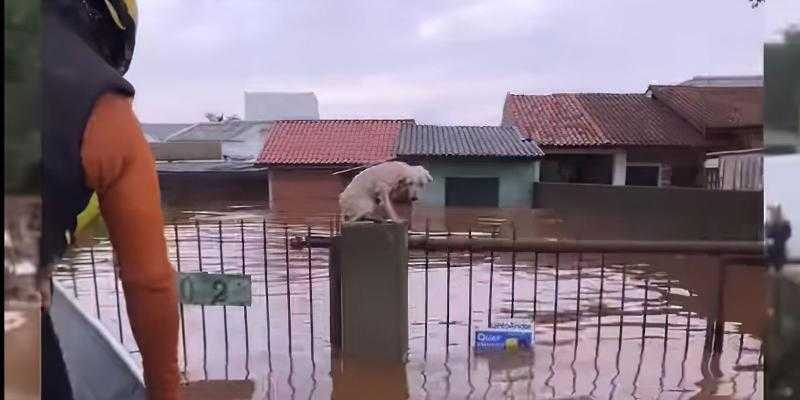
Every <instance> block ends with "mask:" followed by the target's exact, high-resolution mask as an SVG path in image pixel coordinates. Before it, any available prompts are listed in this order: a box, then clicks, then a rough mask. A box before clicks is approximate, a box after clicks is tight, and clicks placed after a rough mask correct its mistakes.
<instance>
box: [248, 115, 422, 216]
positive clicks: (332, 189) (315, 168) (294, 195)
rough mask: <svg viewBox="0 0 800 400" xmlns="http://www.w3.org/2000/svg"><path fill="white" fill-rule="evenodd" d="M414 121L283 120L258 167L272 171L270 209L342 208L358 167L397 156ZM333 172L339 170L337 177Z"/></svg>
mask: <svg viewBox="0 0 800 400" xmlns="http://www.w3.org/2000/svg"><path fill="white" fill-rule="evenodd" d="M413 123H414V121H413V120H369V119H368V120H316V121H278V122H276V123H275V125H274V126H273V127H272V129H271V130H270V132H269V134H268V135H267V139H266V142H265V143H264V146H263V149H262V151H261V155H260V156H259V157H258V162H257V165H258V166H262V167H267V168H268V169H269V194H270V208H275V209H279V210H283V209H297V208H299V207H317V206H319V207H322V208H325V209H326V210H328V211H331V212H336V211H337V210H338V203H337V199H338V196H339V193H341V191H342V190H344V187H345V185H346V184H347V183H348V182H349V179H351V178H352V177H353V176H354V175H355V174H356V173H358V172H359V171H358V170H353V171H351V172H347V173H339V172H342V171H345V170H348V169H351V168H354V167H355V168H357V167H361V166H364V165H369V164H378V163H380V162H383V161H387V160H391V159H393V158H394V157H395V143H396V140H397V137H398V135H399V134H400V129H401V128H402V127H403V126H404V125H406V124H413ZM334 173H337V174H336V175H334Z"/></svg>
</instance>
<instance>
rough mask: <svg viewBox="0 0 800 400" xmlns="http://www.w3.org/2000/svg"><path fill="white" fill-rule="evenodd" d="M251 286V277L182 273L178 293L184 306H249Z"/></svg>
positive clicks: (179, 278)
mask: <svg viewBox="0 0 800 400" xmlns="http://www.w3.org/2000/svg"><path fill="white" fill-rule="evenodd" d="M251 284H252V282H251V279H250V275H239V274H224V275H223V274H210V273H208V272H182V273H180V275H179V277H178V293H179V294H180V297H181V303H183V304H195V305H205V306H249V305H250V304H251V303H252V293H251V291H250V287H251Z"/></svg>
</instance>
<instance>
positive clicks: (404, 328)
mask: <svg viewBox="0 0 800 400" xmlns="http://www.w3.org/2000/svg"><path fill="white" fill-rule="evenodd" d="M338 259H339V260H338V261H339V263H340V265H339V268H340V271H339V277H340V279H341V280H340V287H341V322H342V323H341V344H342V352H343V354H344V355H345V356H350V357H353V358H355V359H362V360H373V361H379V362H388V363H397V362H402V361H404V360H405V359H406V354H407V351H408V234H407V228H406V225H405V224H396V223H381V224H376V223H372V222H356V223H352V224H346V225H344V227H343V228H342V238H341V240H340V242H339V249H338Z"/></svg>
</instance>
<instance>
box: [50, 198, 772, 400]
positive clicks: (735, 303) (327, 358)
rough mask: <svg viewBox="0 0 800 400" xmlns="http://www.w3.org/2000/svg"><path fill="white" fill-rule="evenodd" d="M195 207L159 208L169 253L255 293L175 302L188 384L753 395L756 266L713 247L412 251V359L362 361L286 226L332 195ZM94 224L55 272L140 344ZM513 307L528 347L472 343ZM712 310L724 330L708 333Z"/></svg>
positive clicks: (454, 216) (485, 225)
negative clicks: (290, 205) (497, 350)
mask: <svg viewBox="0 0 800 400" xmlns="http://www.w3.org/2000/svg"><path fill="white" fill-rule="evenodd" d="M198 208H199V207H198ZM202 210H203V211H198V210H194V211H176V210H168V211H167V218H168V220H169V221H170V222H171V224H170V225H168V226H167V228H166V230H165V236H166V238H167V241H168V243H169V247H170V257H171V258H172V260H173V263H174V265H175V266H176V268H177V267H180V269H181V270H182V271H197V270H199V269H200V262H199V260H202V269H203V270H204V271H209V272H219V271H221V270H224V271H225V272H226V273H243V272H244V273H246V274H248V275H251V276H252V279H253V303H252V306H250V307H246V308H245V307H199V306H188V305H187V306H184V307H183V310H182V313H183V324H182V336H181V349H180V352H181V353H180V363H181V367H182V368H184V369H185V374H184V378H185V381H186V382H187V387H186V394H187V398H192V399H207V398H208V399H211V398H213V399H312V398H331V397H334V398H367V399H374V398H414V399H422V398H425V399H440V398H454V399H462V398H483V399H489V398H492V399H493V398H559V399H567V398H584V399H588V398H592V399H625V398H636V399H656V398H664V399H690V398H762V397H763V389H762V388H763V366H762V365H763V347H762V340H761V338H762V337H763V336H762V334H763V332H762V331H763V329H764V327H765V323H766V322H765V321H766V315H765V311H764V310H765V308H766V305H765V299H766V296H767V294H766V291H767V288H766V279H765V270H764V269H762V268H761V267H758V266H745V265H732V266H728V267H725V268H722V267H720V265H719V263H718V260H717V259H716V258H714V257H711V256H708V257H705V256H680V255H629V256H626V255H605V256H603V255H600V254H582V255H579V254H559V255H555V254H532V253H518V254H511V253H494V254H493V253H488V252H487V253H474V254H471V255H470V254H469V253H451V254H447V253H444V252H431V253H428V254H427V255H426V254H425V252H418V251H413V252H412V253H411V256H410V262H409V282H408V287H409V323H410V326H409V352H408V362H407V363H406V364H405V365H402V366H380V365H365V364H362V363H357V362H355V361H353V360H343V359H340V358H337V357H334V356H332V352H331V347H330V342H329V325H330V324H329V313H328V310H329V306H330V302H329V282H328V251H327V249H312V250H310V252H309V250H308V249H303V250H292V249H287V236H288V237H289V238H291V237H292V236H294V235H303V234H306V233H307V232H308V229H309V228H308V226H309V225H311V226H312V232H313V233H314V234H317V235H328V234H330V232H331V230H332V229H334V228H333V225H334V224H333V223H332V220H333V218H334V217H335V216H334V214H333V210H334V208H333V206H326V207H322V208H319V207H317V208H305V207H302V208H298V209H297V210H294V211H282V212H278V211H271V210H264V207H263V205H252V204H251V205H240V206H234V207H214V208H213V209H210V207H203V208H202ZM406 212H408V210H406ZM487 217H488V218H487ZM411 220H412V226H411V230H412V231H424V230H425V229H426V228H425V227H426V225H427V226H428V228H429V229H430V230H431V231H443V230H445V229H449V230H450V231H452V232H454V234H459V233H463V232H467V231H468V230H470V229H471V230H473V231H474V232H475V234H481V232H483V234H488V232H490V231H491V230H493V229H494V228H499V233H498V234H499V235H504V236H507V235H510V234H511V232H512V222H513V225H514V226H515V228H516V231H517V235H518V237H523V236H540V237H571V236H572V235H573V233H572V232H566V231H564V230H563V227H562V226H561V222H562V221H560V219H559V218H558V216H557V215H554V214H553V213H551V212H544V211H538V210H474V209H473V210H443V209H417V210H415V211H414V215H413V217H412V219H411ZM220 222H221V226H222V228H221V232H220ZM598 229H602V227H598ZM176 232H177V239H176ZM95 235H96V237H97V240H96V242H95V243H94V245H93V247H91V248H88V247H85V248H82V249H81V250H80V251H78V252H76V253H75V254H74V256H73V259H72V265H73V268H72V269H65V270H62V271H60V272H59V273H58V275H57V279H58V280H59V281H60V282H61V284H62V285H64V286H65V287H66V288H67V290H68V291H69V292H71V293H72V294H73V295H74V296H76V297H77V298H78V300H79V302H80V304H82V305H83V306H84V307H85V309H86V310H87V311H88V312H90V313H92V314H95V315H99V316H100V319H101V320H102V322H103V324H104V325H105V326H106V327H107V328H108V329H109V331H110V332H111V333H112V334H113V335H114V336H117V337H119V338H120V339H121V340H122V342H123V344H124V345H125V346H126V347H127V348H128V349H129V350H130V351H131V353H132V355H133V356H134V357H135V358H137V359H138V353H137V352H136V345H135V343H134V340H133V337H132V335H131V332H130V328H129V325H128V320H127V317H126V313H125V302H124V295H123V293H122V291H121V285H120V284H119V283H118V281H117V280H116V279H115V277H116V272H115V270H114V268H113V257H112V254H111V251H110V246H109V244H108V241H107V240H106V239H105V237H104V235H103V233H102V231H101V230H100V229H98V230H97V231H96V232H95ZM198 237H199V238H200V239H199V243H200V245H199V246H198ZM220 238H222V240H221V241H220ZM265 243H266V246H265ZM265 248H266V251H265ZM198 252H199V253H201V254H202V257H198ZM92 258H94V263H92ZM426 260H427V261H426ZM448 266H449V267H448ZM96 293H97V294H98V295H96ZM426 294H427V295H426ZM512 316H513V317H515V318H529V319H533V320H534V321H535V345H534V349H533V350H532V351H531V352H524V351H520V352H517V353H501V354H495V355H493V356H481V355H477V354H474V353H473V352H472V350H471V336H472V334H473V332H474V329H475V328H476V327H485V326H487V324H488V322H489V320H490V319H491V320H498V319H505V318H510V317H512ZM716 321H719V323H720V326H724V332H723V333H722V334H719V335H716V337H715V335H714V324H715V322H716ZM723 321H724V324H723V323H722V322H723ZM715 349H716V351H715Z"/></svg>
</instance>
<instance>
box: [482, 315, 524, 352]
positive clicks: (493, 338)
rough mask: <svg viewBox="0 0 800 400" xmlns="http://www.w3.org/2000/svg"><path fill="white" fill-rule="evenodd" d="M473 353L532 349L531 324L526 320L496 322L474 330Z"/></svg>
mask: <svg viewBox="0 0 800 400" xmlns="http://www.w3.org/2000/svg"><path fill="white" fill-rule="evenodd" d="M474 343H475V351H478V352H481V351H516V350H519V349H523V350H530V349H531V348H532V347H533V323H532V322H531V321H527V320H505V321H497V322H495V323H493V324H492V326H491V327H490V328H483V329H476V330H475V342H474Z"/></svg>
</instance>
